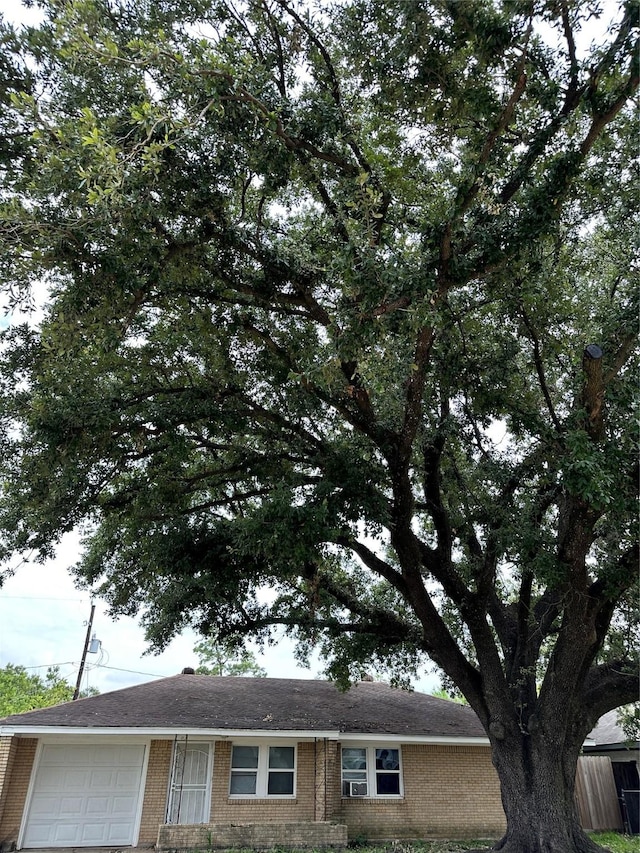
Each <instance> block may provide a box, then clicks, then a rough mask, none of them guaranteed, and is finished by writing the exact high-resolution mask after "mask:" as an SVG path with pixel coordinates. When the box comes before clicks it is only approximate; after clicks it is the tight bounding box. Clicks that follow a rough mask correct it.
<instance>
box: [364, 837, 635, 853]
mask: <svg viewBox="0 0 640 853" xmlns="http://www.w3.org/2000/svg"><path fill="white" fill-rule="evenodd" d="M592 838H593V840H594V841H596V842H597V843H598V844H601V845H602V846H603V847H606V848H608V849H609V850H610V851H611V853H640V836H637V835H636V836H629V835H620V834H619V833H617V832H601V833H594V834H593V835H592ZM354 847H355V845H354ZM357 849H358V850H359V853H464V851H466V850H486V851H489V850H490V849H491V844H490V842H488V841H425V842H421V843H419V844H410V843H407V844H403V843H402V842H396V843H395V844H388V845H385V846H379V847H374V846H368V845H364V846H358V848H357Z"/></svg>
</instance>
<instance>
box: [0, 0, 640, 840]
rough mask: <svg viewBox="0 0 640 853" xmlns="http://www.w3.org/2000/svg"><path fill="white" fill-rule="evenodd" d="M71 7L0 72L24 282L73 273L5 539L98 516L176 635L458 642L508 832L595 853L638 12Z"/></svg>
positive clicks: (625, 673) (350, 655)
mask: <svg viewBox="0 0 640 853" xmlns="http://www.w3.org/2000/svg"><path fill="white" fill-rule="evenodd" d="M42 5H43V14H44V20H43V23H42V25H41V26H39V27H38V28H36V29H32V30H27V31H24V32H22V33H13V32H11V31H10V30H6V31H5V32H4V34H3V44H4V46H5V53H4V58H3V60H2V63H0V73H2V75H3V81H2V87H1V89H0V98H1V99H2V102H3V104H4V106H5V108H4V110H3V113H2V117H1V118H0V156H2V158H3V161H4V166H3V173H4V177H5V182H4V189H3V192H2V197H1V202H2V212H1V215H2V224H1V230H0V239H1V240H2V255H1V257H0V265H1V266H0V274H1V276H2V283H3V287H4V289H5V292H6V293H7V294H8V297H9V299H10V305H11V306H16V305H18V304H21V303H22V302H24V300H25V299H27V298H28V297H29V294H32V295H33V299H34V300H35V301H36V302H38V300H39V299H41V298H42V293H43V291H46V298H45V302H46V307H45V313H44V318H43V319H42V322H41V323H39V325H37V326H34V324H25V325H24V326H15V327H14V328H13V329H12V330H11V331H10V332H8V333H5V335H4V349H3V362H2V368H1V373H2V399H3V404H2V405H3V416H4V421H3V423H4V427H3V433H2V466H3V468H2V476H3V494H2V502H1V506H0V516H1V525H2V529H3V531H4V543H5V546H4V547H5V555H7V556H9V555H10V554H13V553H17V552H20V551H24V550H25V549H32V550H36V551H37V552H38V553H39V554H40V555H41V556H43V557H45V556H46V555H47V554H49V553H50V552H51V550H52V549H53V548H54V547H55V543H56V541H57V540H58V539H59V537H60V536H61V534H62V533H63V532H64V531H67V530H70V529H73V528H76V527H78V526H82V527H83V529H84V532H85V550H84V553H83V555H82V557H81V559H80V562H79V564H78V566H77V569H76V571H77V575H78V578H79V579H80V580H82V581H83V582H85V583H87V584H91V585H93V586H94V587H97V588H98V589H99V590H100V592H101V594H102V595H103V596H104V597H105V598H106V599H107V600H108V601H109V602H110V603H111V606H112V608H113V610H114V612H115V613H128V614H137V613H141V614H142V618H143V621H144V623H145V625H146V629H147V632H148V637H149V639H150V641H151V643H152V644H153V645H155V646H156V647H161V646H162V645H163V644H164V643H165V642H167V641H168V640H169V639H170V638H171V636H173V635H174V634H175V633H176V632H178V631H180V629H181V628H183V627H184V626H185V625H187V624H192V625H194V626H195V627H196V628H198V629H199V630H201V631H202V632H203V633H204V634H207V633H213V634H215V635H216V636H219V637H223V636H225V635H227V634H229V635H232V636H238V637H241V636H244V635H254V636H262V637H265V636H266V635H267V634H268V632H269V630H270V628H271V627H273V626H274V625H280V626H285V628H286V629H287V630H289V631H290V633H291V634H293V635H294V636H296V637H297V638H298V639H299V641H300V643H301V644H302V646H303V648H304V647H305V644H306V647H308V646H309V645H311V644H314V643H315V644H319V645H320V646H321V647H322V648H323V650H324V651H325V653H326V654H327V655H328V659H329V666H330V671H331V672H332V673H333V675H334V676H336V677H340V678H342V679H343V680H345V679H348V677H349V676H350V675H352V674H353V672H354V667H357V666H358V665H360V664H361V663H363V662H364V663H366V662H370V661H372V660H373V661H374V662H376V663H377V664H380V663H382V662H388V663H389V664H390V665H391V666H393V667H396V670H397V671H398V672H402V671H406V670H407V669H410V668H411V666H412V665H415V663H416V661H418V660H420V659H421V658H420V656H421V655H425V654H426V655H428V656H429V657H430V658H431V659H432V660H433V661H435V663H436V664H437V665H438V666H439V667H440V668H441V669H442V670H443V671H444V673H445V674H446V676H447V677H448V679H449V680H450V681H451V682H452V683H454V684H455V685H456V686H457V688H458V690H460V691H461V692H462V693H463V694H464V696H465V697H466V699H467V700H468V702H469V704H470V705H471V706H472V707H473V709H474V710H475V711H476V713H477V714H478V716H479V718H480V720H481V721H482V724H483V725H484V727H485V729H486V732H487V734H488V737H489V738H490V741H491V746H492V751H493V760H494V764H495V766H496V769H497V771H498V774H499V776H500V780H501V784H502V796H503V803H504V808H505V812H506V815H507V820H508V828H507V832H506V834H505V837H504V838H503V839H502V841H501V842H499V844H498V849H502V850H503V851H505V853H507V851H508V853H541V851H545V853H575V852H576V851H581V853H585V852H586V851H593V850H595V849H597V848H596V846H595V845H594V843H593V842H592V841H590V840H589V839H588V838H587V837H586V836H585V834H584V833H583V831H582V830H581V828H580V826H579V822H578V819H577V816H576V811H575V806H574V799H573V792H574V778H575V769H576V761H577V758H578V754H579V752H580V747H581V744H582V742H583V740H584V738H585V736H586V734H587V733H588V731H589V730H590V728H591V727H592V726H593V724H594V723H595V721H596V720H597V718H598V717H599V716H600V715H601V714H603V713H604V712H605V711H607V710H609V709H611V708H614V707H617V706H619V705H621V704H623V703H625V702H629V701H631V700H633V699H634V698H635V697H636V692H637V682H636V677H635V671H636V666H637V663H636V653H637V646H636V644H635V642H634V640H633V637H634V636H635V635H634V629H635V624H636V623H635V616H634V612H633V604H634V600H635V599H634V595H633V590H632V587H633V584H634V579H635V577H636V569H635V564H636V560H637V534H636V532H635V531H634V521H635V516H636V491H637V468H636V459H637V447H636V446H635V443H636V437H637V435H636V433H635V432H634V430H633V429H632V427H631V420H632V418H631V413H632V405H633V395H634V393H635V385H634V382H633V375H634V370H635V368H636V367H637V348H636V339H635V336H636V326H637V320H636V318H637V308H636V305H635V302H634V300H635V298H636V296H637V280H636V281H635V282H634V276H637V269H638V268H637V259H635V258H634V255H633V243H634V235H633V217H634V214H637V201H638V199H637V192H636V186H635V183H634V182H635V180H636V178H637V175H636V171H635V165H634V157H635V154H636V151H635V145H634V129H635V115H634V112H633V109H632V100H631V99H632V97H633V93H634V91H635V90H636V88H637V84H638V68H637V61H638V50H637V44H636V38H637V27H638V20H637V18H638V6H637V3H636V2H635V0H629V2H622V3H621V4H620V6H619V7H614V6H613V5H612V4H609V5H608V11H609V12H613V13H614V16H613V20H612V22H611V23H610V25H609V26H608V27H607V26H605V23H604V21H603V19H602V18H601V17H600V16H599V14H598V9H597V7H598V5H599V4H598V3H596V2H591V0H554V2H551V0H549V2H542V0H472V2H471V0H469V2H466V0H459V1H458V2H449V1H448V0H414V2H410V3H408V2H406V0H345V2H340V3H336V4H334V5H331V4H329V5H325V6H324V7H322V8H320V7H316V6H311V5H310V4H303V3H294V2H293V0H234V2H232V0H157V2H152V0H142V2H135V3H134V2H131V3H129V2H122V0H121V2H107V0H67V2H62V0H43V4H42ZM590 33H596V34H597V36H596V38H595V41H594V43H591V39H590ZM266 589H270V590H271V592H270V594H269V595H266V594H265V590H266ZM403 668H404V670H403Z"/></svg>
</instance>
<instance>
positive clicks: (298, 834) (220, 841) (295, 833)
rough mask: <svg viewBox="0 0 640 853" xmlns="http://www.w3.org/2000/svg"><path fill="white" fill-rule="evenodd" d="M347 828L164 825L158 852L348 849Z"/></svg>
mask: <svg viewBox="0 0 640 853" xmlns="http://www.w3.org/2000/svg"><path fill="white" fill-rule="evenodd" d="M346 844H347V827H346V826H344V825H340V824H334V823H326V822H324V821H321V822H302V821H300V822H297V823H252V824H244V825H242V824H235V823H209V824H206V823H205V824H199V825H197V826H179V825H173V824H171V825H168V824H165V825H163V826H161V827H160V829H159V831H158V842H157V844H156V850H157V851H158V853H173V851H182V850H216V849H217V850H219V849H222V848H229V847H236V848H237V847H250V848H251V849H252V850H273V849H275V848H297V849H300V848H305V847H307V848H318V847H324V848H327V847H345V846H346Z"/></svg>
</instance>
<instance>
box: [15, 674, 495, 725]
mask: <svg viewBox="0 0 640 853" xmlns="http://www.w3.org/2000/svg"><path fill="white" fill-rule="evenodd" d="M0 726H11V727H12V728H19V727H23V726H25V727H26V726H28V727H30V728H31V727H33V726H38V727H40V726H42V727H82V728H103V727H108V728H129V729H130V728H163V729H176V730H180V729H198V728H203V729H229V730H235V731H239V730H251V731H265V732H274V731H300V732H302V731H307V732H314V731H337V732H341V733H370V734H397V735H406V736H436V737H455V738H468V737H472V738H476V737H481V738H484V737H485V733H484V731H483V729H482V727H481V725H480V722H479V720H478V718H477V717H476V715H475V714H474V712H473V711H472V710H471V709H470V708H468V707H465V706H463V705H458V704H456V703H454V702H449V701H447V700H444V699H437V698H436V697H434V696H428V695H426V694H424V693H416V692H409V691H406V690H399V689H394V688H392V687H389V686H388V685H386V684H381V683H379V682H359V683H358V684H356V685H354V686H353V687H352V688H351V689H350V690H348V691H347V692H346V693H341V692H340V691H339V690H338V689H337V688H336V687H335V685H334V684H332V683H331V682H329V681H316V680H304V679H283V678H243V677H216V676H207V675H175V676H172V677H171V678H163V679H160V680H158V681H152V682H149V683H147V684H140V685H137V686H135V687H127V688H125V689H123V690H116V691H114V692H112V693H103V694H101V695H99V696H91V697H89V698H87V699H79V700H77V701H75V702H66V703H65V704H63V705H56V706H53V707H51V708H43V709H39V710H35V711H29V712H27V713H24V714H14V715H12V716H10V717H6V718H4V719H0Z"/></svg>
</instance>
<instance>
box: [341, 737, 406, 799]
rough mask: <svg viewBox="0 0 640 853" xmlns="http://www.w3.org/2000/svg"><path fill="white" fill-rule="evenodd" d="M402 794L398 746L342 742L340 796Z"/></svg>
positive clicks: (394, 795)
mask: <svg viewBox="0 0 640 853" xmlns="http://www.w3.org/2000/svg"><path fill="white" fill-rule="evenodd" d="M402 795H403V789H402V758H401V755H400V747H399V746H384V745H378V744H372V745H366V746H365V745H360V744H358V745H355V744H354V745H346V746H345V745H343V747H342V796H343V797H401V796H402Z"/></svg>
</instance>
